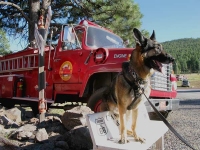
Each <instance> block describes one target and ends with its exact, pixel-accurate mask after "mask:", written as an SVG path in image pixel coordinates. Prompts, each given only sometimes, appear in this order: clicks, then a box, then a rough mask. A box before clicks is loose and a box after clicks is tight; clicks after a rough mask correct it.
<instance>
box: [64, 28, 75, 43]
mask: <svg viewBox="0 0 200 150" xmlns="http://www.w3.org/2000/svg"><path fill="white" fill-rule="evenodd" d="M63 29H64V30H63V36H62V42H70V43H75V34H74V32H73V31H72V27H69V26H63Z"/></svg>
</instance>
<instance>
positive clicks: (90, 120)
mask: <svg viewBox="0 0 200 150" xmlns="http://www.w3.org/2000/svg"><path fill="white" fill-rule="evenodd" d="M142 107H143V109H140V110H142V111H141V112H140V113H139V114H140V118H142V119H140V120H139V121H140V125H139V126H140V128H139V131H140V132H139V133H140V135H141V137H143V138H145V139H146V142H145V143H140V142H136V141H135V140H134V138H133V137H132V136H130V137H129V136H128V140H129V143H127V144H119V143H118V141H119V139H120V135H119V122H118V120H117V119H116V117H115V115H113V114H112V113H111V112H109V111H106V112H100V113H94V114H90V115H87V118H86V119H87V124H88V128H89V131H90V135H91V138H92V141H93V149H94V150H131V149H132V150H147V149H149V148H152V147H153V149H154V150H164V137H163V136H164V134H165V133H166V132H167V130H168V128H167V126H166V125H165V124H164V123H163V122H162V121H151V120H149V116H148V114H147V111H146V108H145V106H142Z"/></svg>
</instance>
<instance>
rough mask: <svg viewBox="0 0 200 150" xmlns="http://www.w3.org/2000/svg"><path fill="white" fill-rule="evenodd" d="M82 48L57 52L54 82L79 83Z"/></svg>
mask: <svg viewBox="0 0 200 150" xmlns="http://www.w3.org/2000/svg"><path fill="white" fill-rule="evenodd" d="M81 53H82V50H81V49H75V50H63V51H60V52H57V54H56V57H55V59H54V64H53V66H54V67H53V68H54V73H53V81H54V83H66V82H67V83H78V79H79V78H78V77H79V71H80V58H79V57H80V56H81V55H80V54H81Z"/></svg>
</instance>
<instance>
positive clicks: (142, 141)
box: [133, 134, 146, 143]
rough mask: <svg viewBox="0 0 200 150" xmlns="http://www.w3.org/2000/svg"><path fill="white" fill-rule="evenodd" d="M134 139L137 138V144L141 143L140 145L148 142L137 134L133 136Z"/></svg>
mask: <svg viewBox="0 0 200 150" xmlns="http://www.w3.org/2000/svg"><path fill="white" fill-rule="evenodd" d="M133 137H134V138H135V140H136V141H137V142H140V143H145V141H146V140H145V139H144V138H141V137H139V136H138V135H137V134H133Z"/></svg>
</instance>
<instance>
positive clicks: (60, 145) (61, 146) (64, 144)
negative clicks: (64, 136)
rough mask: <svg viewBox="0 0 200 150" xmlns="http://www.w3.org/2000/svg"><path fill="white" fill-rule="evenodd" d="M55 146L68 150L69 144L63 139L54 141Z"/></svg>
mask: <svg viewBox="0 0 200 150" xmlns="http://www.w3.org/2000/svg"><path fill="white" fill-rule="evenodd" d="M55 147H56V148H61V149H64V150H68V149H69V146H68V144H67V142H65V141H58V142H56V143H55Z"/></svg>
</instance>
